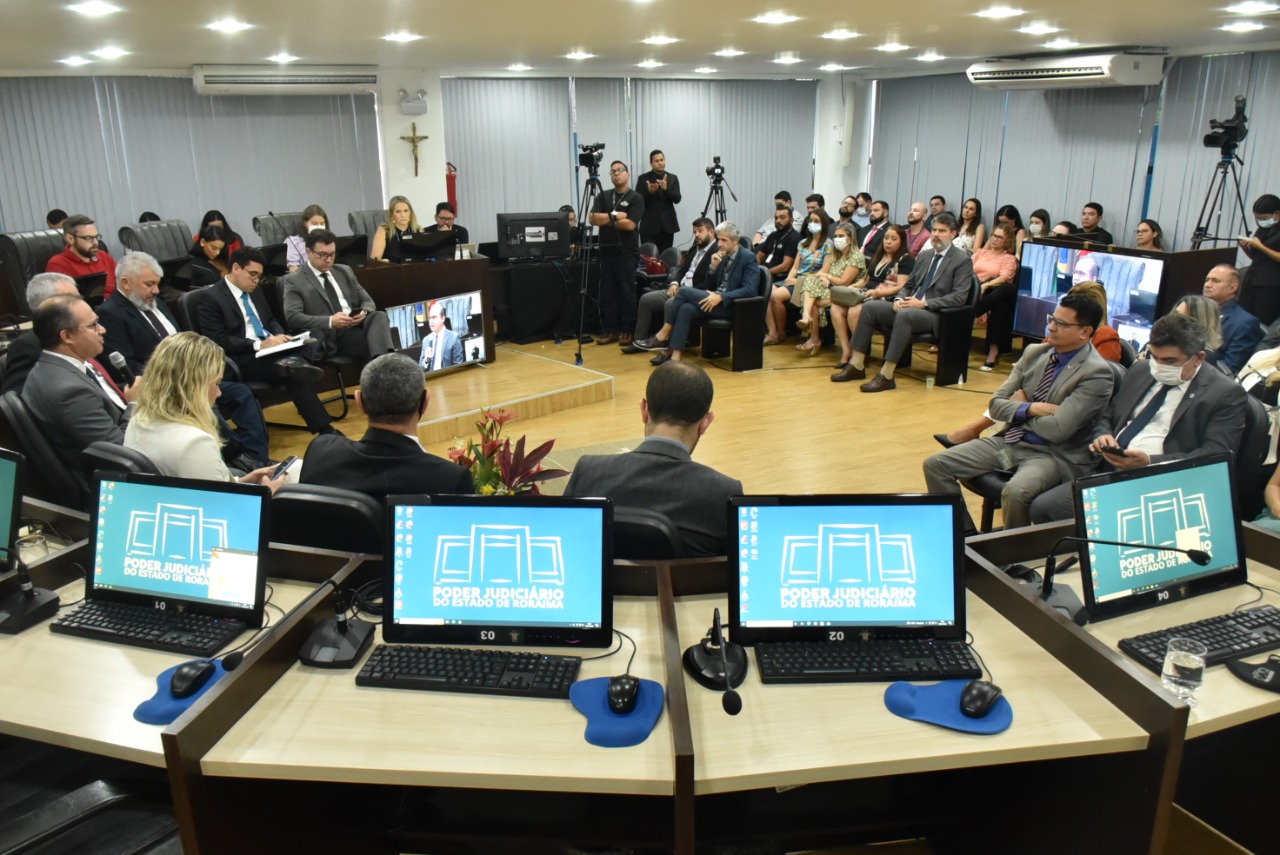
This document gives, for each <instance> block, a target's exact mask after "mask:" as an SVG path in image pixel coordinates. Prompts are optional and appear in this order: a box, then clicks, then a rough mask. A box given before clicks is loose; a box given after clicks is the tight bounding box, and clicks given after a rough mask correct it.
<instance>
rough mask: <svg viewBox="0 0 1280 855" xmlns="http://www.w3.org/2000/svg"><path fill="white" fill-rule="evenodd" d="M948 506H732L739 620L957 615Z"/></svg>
mask: <svg viewBox="0 0 1280 855" xmlns="http://www.w3.org/2000/svg"><path fill="white" fill-rule="evenodd" d="M955 513H956V511H955V508H954V507H953V506H952V505H951V504H915V505H910V506H907V505H901V504H898V505H890V504H884V505H876V504H870V503H868V504H858V505H807V506H794V505H791V506H786V505H784V506H778V505H766V504H760V505H748V504H744V505H743V506H741V507H739V508H738V519H737V532H736V534H737V540H738V544H737V553H738V555H737V562H738V574H737V586H738V592H737V593H738V600H739V608H738V622H739V623H740V624H741V626H743V627H744V628H749V629H765V628H778V627H818V626H835V627H838V626H863V627H930V626H935V627H945V626H953V625H955V623H956V621H957V614H956V601H957V590H958V582H957V577H958V574H961V573H962V571H961V570H960V569H959V568H957V567H956V564H955V561H956V546H955V544H956V539H955V538H956V535H955V530H954V526H955Z"/></svg>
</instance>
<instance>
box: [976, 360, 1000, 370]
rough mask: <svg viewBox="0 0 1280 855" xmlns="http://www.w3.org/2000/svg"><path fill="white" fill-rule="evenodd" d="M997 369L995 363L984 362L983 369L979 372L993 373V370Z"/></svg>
mask: <svg viewBox="0 0 1280 855" xmlns="http://www.w3.org/2000/svg"><path fill="white" fill-rule="evenodd" d="M995 367H996V364H995V363H994V362H984V363H982V367H981V368H980V369H978V370H979V371H992V370H994V369H995Z"/></svg>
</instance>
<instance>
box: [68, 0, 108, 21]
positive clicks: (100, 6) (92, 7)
mask: <svg viewBox="0 0 1280 855" xmlns="http://www.w3.org/2000/svg"><path fill="white" fill-rule="evenodd" d="M67 8H68V9H70V10H71V11H72V12H79V13H80V14H81V15H88V16H89V17H90V18H101V17H102V16H103V15H112V14H115V13H116V12H119V11H120V7H119V6H112V5H111V4H110V3H103V2H102V0H89V2H88V3H77V4H75V5H74V6H68V7H67Z"/></svg>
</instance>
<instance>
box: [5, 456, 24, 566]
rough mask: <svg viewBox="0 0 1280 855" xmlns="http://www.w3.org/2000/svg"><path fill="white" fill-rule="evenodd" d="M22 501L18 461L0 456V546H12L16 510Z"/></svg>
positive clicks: (9, 547)
mask: <svg viewBox="0 0 1280 855" xmlns="http://www.w3.org/2000/svg"><path fill="white" fill-rule="evenodd" d="M21 503H22V497H21V496H19V495H18V461H17V460H16V459H10V458H9V457H7V456H0V534H2V535H3V536H4V539H3V540H0V546H3V547H4V548H5V549H12V548H13V541H14V538H15V537H16V536H17V532H16V531H14V530H13V527H14V524H15V519H16V517H17V513H16V511H17V510H18V508H19V506H20V505H21Z"/></svg>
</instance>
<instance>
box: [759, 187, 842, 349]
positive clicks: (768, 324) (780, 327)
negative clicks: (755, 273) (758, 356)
mask: <svg viewBox="0 0 1280 855" xmlns="http://www.w3.org/2000/svg"><path fill="white" fill-rule="evenodd" d="M830 237H831V217H830V215H828V214H827V212H826V211H824V210H823V209H821V208H818V209H816V210H813V211H810V212H809V213H808V214H807V215H805V224H804V231H802V232H801V234H800V243H799V245H798V247H797V248H796V260H795V261H793V262H792V263H791V270H789V271H788V272H787V278H786V279H784V280H783V281H782V284H781V285H776V286H774V288H773V293H772V294H771V295H770V297H769V311H768V313H767V314H766V315H765V328H766V330H767V334H766V335H765V338H764V343H765V344H766V345H769V344H777V343H778V342H780V341H782V340H783V339H784V338H786V337H787V304H788V303H791V304H794V305H797V306H799V305H801V295H802V293H803V292H802V291H798V290H797V289H799V288H800V281H801V280H802V279H803V278H804V277H805V276H807V275H809V274H811V273H817V272H818V271H820V270H821V269H822V265H824V264H825V263H826V261H827V253H828V252H830V251H831V241H830V239H829V238H830ZM796 349H797V350H802V351H806V352H807V351H811V350H812V349H813V348H811V347H807V346H806V345H805V344H798V345H796Z"/></svg>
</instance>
